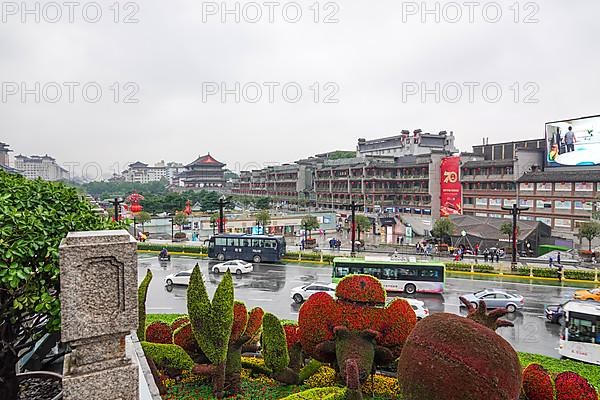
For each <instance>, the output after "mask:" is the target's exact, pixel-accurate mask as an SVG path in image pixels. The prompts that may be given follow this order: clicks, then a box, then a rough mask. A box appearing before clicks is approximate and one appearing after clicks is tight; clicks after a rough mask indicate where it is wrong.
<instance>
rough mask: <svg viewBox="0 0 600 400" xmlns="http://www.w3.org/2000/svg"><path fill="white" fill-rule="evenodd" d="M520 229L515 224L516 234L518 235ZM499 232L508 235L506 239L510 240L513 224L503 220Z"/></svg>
mask: <svg viewBox="0 0 600 400" xmlns="http://www.w3.org/2000/svg"><path fill="white" fill-rule="evenodd" d="M519 232H520V229H519V225H517V236H518V235H519ZM500 233H501V234H503V235H507V236H508V241H509V242H510V241H512V234H513V224H512V222H508V221H505V222H503V223H502V225H500Z"/></svg>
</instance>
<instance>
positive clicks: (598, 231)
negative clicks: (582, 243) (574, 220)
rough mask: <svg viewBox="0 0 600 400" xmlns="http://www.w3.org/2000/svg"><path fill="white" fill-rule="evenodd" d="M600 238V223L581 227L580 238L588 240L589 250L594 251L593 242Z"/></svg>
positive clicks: (593, 222) (594, 222)
mask: <svg viewBox="0 0 600 400" xmlns="http://www.w3.org/2000/svg"><path fill="white" fill-rule="evenodd" d="M598 236H600V222H596V221H590V222H584V223H583V224H581V225H579V237H583V238H586V239H587V240H588V250H589V251H592V240H594V239H595V238H597V237H598Z"/></svg>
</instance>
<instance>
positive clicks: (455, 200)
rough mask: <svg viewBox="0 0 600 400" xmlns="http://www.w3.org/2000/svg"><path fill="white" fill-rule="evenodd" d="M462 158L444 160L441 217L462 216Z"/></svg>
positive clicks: (441, 186) (441, 180)
mask: <svg viewBox="0 0 600 400" xmlns="http://www.w3.org/2000/svg"><path fill="white" fill-rule="evenodd" d="M459 177H460V157H446V158H444V159H442V166H441V179H440V216H442V217H447V216H449V215H452V214H462V186H461V185H460V179H459Z"/></svg>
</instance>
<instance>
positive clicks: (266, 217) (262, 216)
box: [254, 210, 271, 228]
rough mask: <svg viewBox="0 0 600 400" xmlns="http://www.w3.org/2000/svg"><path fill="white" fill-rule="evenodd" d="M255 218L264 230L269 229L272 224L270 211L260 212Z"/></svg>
mask: <svg viewBox="0 0 600 400" xmlns="http://www.w3.org/2000/svg"><path fill="white" fill-rule="evenodd" d="M254 217H255V218H256V223H257V224H259V225H260V226H262V227H263V228H265V227H267V226H268V225H269V224H270V223H271V214H270V213H269V211H268V210H260V211H259V212H257V213H256V215H255V216H254Z"/></svg>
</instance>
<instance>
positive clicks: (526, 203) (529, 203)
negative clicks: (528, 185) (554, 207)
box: [519, 199, 533, 208]
mask: <svg viewBox="0 0 600 400" xmlns="http://www.w3.org/2000/svg"><path fill="white" fill-rule="evenodd" d="M519 205H520V206H524V207H529V208H533V200H525V199H519Z"/></svg>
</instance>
